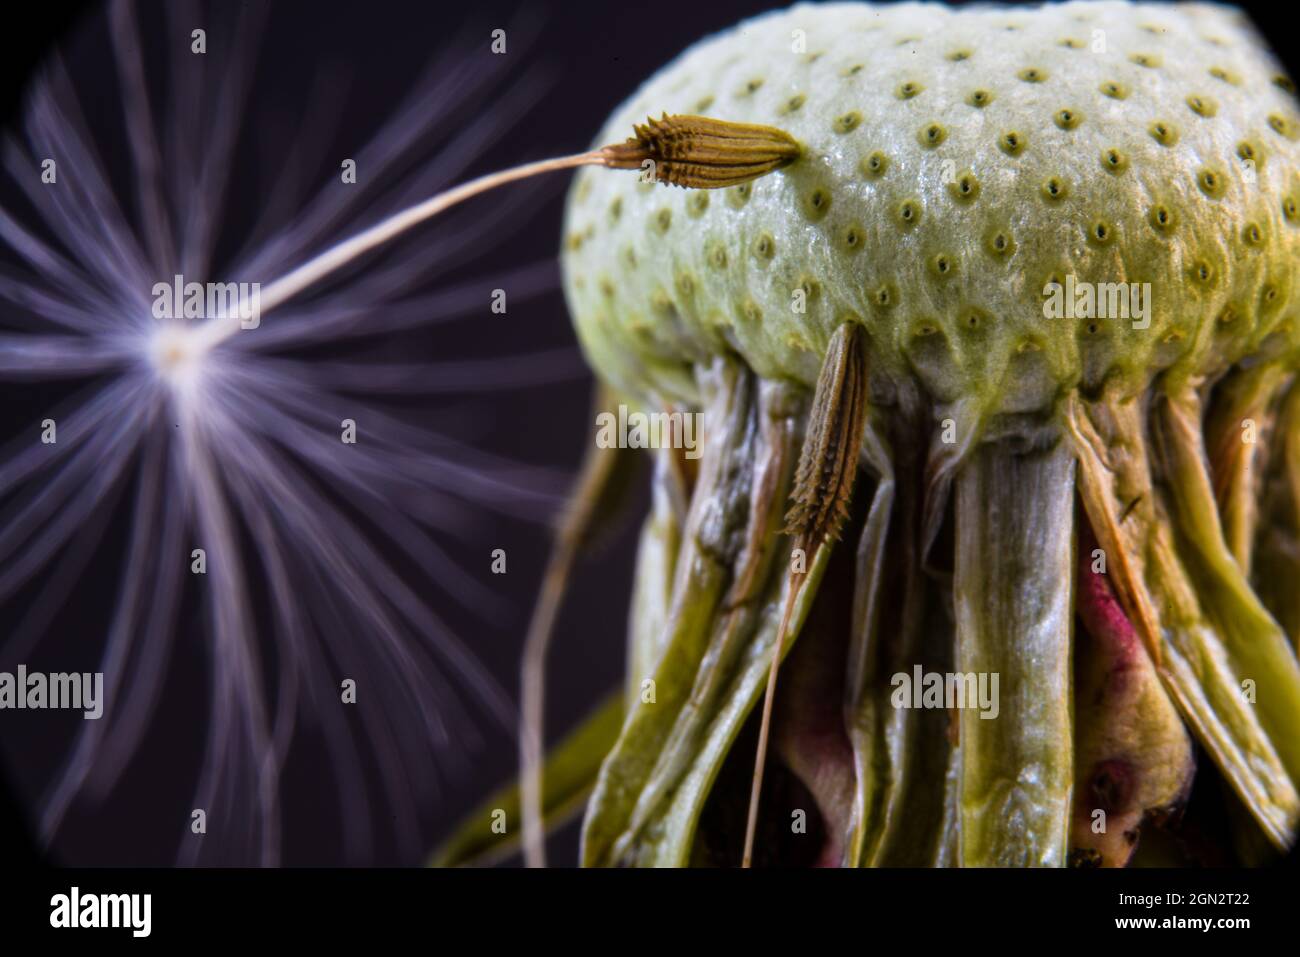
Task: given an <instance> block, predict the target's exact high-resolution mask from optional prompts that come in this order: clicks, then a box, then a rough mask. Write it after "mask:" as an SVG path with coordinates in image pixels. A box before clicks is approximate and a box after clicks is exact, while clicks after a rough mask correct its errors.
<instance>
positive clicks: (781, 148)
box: [597, 113, 802, 189]
mask: <svg viewBox="0 0 1300 957" xmlns="http://www.w3.org/2000/svg"><path fill="white" fill-rule="evenodd" d="M634 129H635V130H636V136H635V137H633V138H631V139H629V140H628V141H627V142H626V143H621V144H619V145H617V146H606V147H605V148H604V149H601V150H598V151H597V152H598V153H599V155H600V156H601V157H602V159H603V163H604V165H605V166H608V167H610V168H612V169H640V168H642V167H643V166H644V164H645V163H646V162H647V161H649V162H651V163H653V164H654V166H653V172H654V177H655V179H656V180H658V181H659V182H661V183H668V184H671V185H673V186H682V187H688V188H691V189H721V188H723V187H726V186H738V185H740V184H741V183H748V182H749V181H750V180H754V179H757V178H758V177H760V176H765V175H766V174H768V173H770V172H772V171H773V170H776V169H780V168H781V167H782V166H786V165H788V164H790V163H792V162H794V161H795V160H796V159H798V157H799V155H800V153H801V152H802V148H801V147H800V146H799V143H798V141H797V140H795V138H794V137H793V136H791V135H790V134H789V133H786V132H785V131H784V130H779V129H777V128H775V127H772V126H759V125H757V124H753V123H730V122H727V121H726V120H715V119H712V118H711V117H707V116H669V115H668V114H667V113H664V114H663V115H662V116H661V117H660V118H659V119H657V120H656V119H654V118H653V117H650V118H648V119H647V120H646V122H645V123H643V124H637V125H636V126H635V127H634Z"/></svg>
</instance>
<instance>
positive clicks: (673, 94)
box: [563, 3, 1300, 412]
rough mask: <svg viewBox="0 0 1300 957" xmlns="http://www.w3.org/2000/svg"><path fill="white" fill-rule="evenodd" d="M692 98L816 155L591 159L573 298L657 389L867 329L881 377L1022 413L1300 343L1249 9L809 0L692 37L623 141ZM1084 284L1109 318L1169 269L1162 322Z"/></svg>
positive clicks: (593, 345)
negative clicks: (1078, 301)
mask: <svg viewBox="0 0 1300 957" xmlns="http://www.w3.org/2000/svg"><path fill="white" fill-rule="evenodd" d="M664 112H667V113H669V114H675V113H694V114H704V115H709V116H714V117H717V118H719V119H724V120H733V121H739V122H745V123H761V124H767V125H771V126H777V127H780V128H781V129H784V130H787V131H788V132H789V133H791V134H792V135H793V136H795V137H796V138H797V139H798V140H799V141H800V143H801V144H802V145H803V146H804V155H803V156H802V157H801V158H800V159H799V160H798V161H797V162H796V163H795V164H793V165H792V166H790V167H787V168H786V169H783V170H780V171H778V172H776V173H773V174H770V175H768V176H766V177H764V178H762V179H759V180H756V181H754V182H752V183H749V184H746V185H744V186H739V187H730V188H727V189H723V190H708V191H704V190H684V189H679V188H674V187H667V186H663V185H660V184H657V183H643V182H640V181H639V177H638V176H637V175H636V174H629V173H617V172H614V171H610V170H600V169H587V170H584V171H583V172H581V173H580V174H579V175H578V176H577V178H576V179H575V182H574V184H573V188H572V191H571V193H570V197H569V202H568V208H567V213H566V221H565V229H564V249H563V265H564V276H565V288H566V295H567V298H568V302H569V305H570V309H571V312H572V315H573V317H574V322H575V325H576V327H577V330H578V335H579V338H580V340H581V342H582V344H583V348H584V350H585V352H586V354H587V356H588V358H589V360H590V361H591V363H592V364H593V366H594V367H595V369H596V370H597V372H598V373H599V374H600V375H602V376H603V377H605V378H606V379H608V380H609V381H611V382H612V383H613V384H614V385H616V386H618V387H619V388H621V389H623V390H625V391H626V392H628V393H630V394H633V395H637V396H640V397H643V398H647V399H652V400H654V401H659V402H663V401H672V402H687V403H693V402H694V401H696V399H697V396H696V394H695V385H694V377H693V375H692V374H691V369H692V367H693V366H694V365H695V364H697V363H700V362H702V361H707V359H708V358H709V357H710V356H712V355H716V354H718V353H721V352H726V351H730V352H734V353H736V354H738V355H739V356H740V357H742V358H743V360H744V361H745V362H746V363H748V364H749V365H750V366H751V367H752V368H753V369H754V370H755V371H756V372H757V373H759V374H760V375H762V376H764V377H769V378H787V379H794V380H797V381H801V382H803V383H805V384H811V383H812V382H813V381H814V380H815V378H816V374H817V369H818V367H819V365H820V362H821V358H822V355H823V352H824V350H825V347H826V344H827V342H828V341H829V339H830V336H831V333H832V332H833V331H834V329H835V327H836V326H837V325H838V324H839V323H840V322H842V321H844V320H846V319H849V320H853V321H859V322H861V323H862V324H863V325H864V326H865V327H866V329H867V330H868V333H869V338H870V357H871V363H872V369H873V373H872V375H873V379H874V380H877V381H874V382H873V388H877V387H878V386H879V382H880V381H882V380H883V381H889V380H893V381H897V380H898V379H899V378H900V377H907V376H913V377H916V378H917V379H919V380H920V382H921V383H922V385H923V386H924V388H925V390H926V391H927V392H928V394H930V395H931V396H932V397H933V398H934V399H935V400H936V401H941V402H950V401H955V400H958V399H961V398H963V397H964V396H968V395H971V394H978V395H980V396H983V397H985V398H986V399H987V400H988V405H989V407H990V408H991V409H994V410H997V411H1004V412H1020V411H1034V410H1040V409H1045V408H1049V407H1050V406H1051V405H1052V403H1053V401H1054V400H1055V398H1057V397H1059V396H1060V395H1061V394H1063V393H1064V392H1065V391H1066V390H1068V389H1070V388H1074V387H1078V386H1081V387H1084V388H1095V387H1097V386H1098V385H1100V384H1101V383H1102V382H1103V381H1104V380H1106V379H1107V377H1109V376H1124V377H1126V378H1127V379H1128V380H1131V382H1132V385H1133V388H1134V390H1135V391H1136V390H1138V389H1140V388H1142V387H1143V385H1144V384H1145V383H1146V382H1147V381H1149V379H1150V376H1151V375H1152V374H1154V373H1155V372H1156V371H1158V370H1162V369H1172V370H1173V372H1174V373H1177V372H1180V371H1185V372H1187V373H1188V374H1195V373H1200V372H1213V371H1214V370H1216V369H1218V368H1221V367H1225V366H1226V365H1227V364H1229V363H1231V362H1233V361H1236V360H1238V359H1240V358H1241V357H1242V356H1243V355H1246V354H1250V353H1253V352H1257V351H1260V350H1262V349H1271V348H1273V347H1274V346H1278V347H1280V348H1282V347H1284V348H1288V349H1289V348H1291V347H1292V346H1293V345H1294V342H1295V338H1296V335H1295V330H1296V328H1298V327H1300V323H1297V322H1295V321H1294V320H1295V318H1296V311H1297V308H1298V307H1300V290H1297V289H1296V283H1295V275H1294V272H1295V263H1296V254H1297V251H1298V250H1300V245H1298V244H1300V205H1297V204H1300V148H1298V146H1297V142H1296V135H1297V128H1298V126H1297V112H1296V103H1295V98H1294V94H1293V92H1292V87H1291V84H1290V81H1288V80H1287V79H1286V77H1285V76H1284V75H1283V74H1282V71H1281V69H1280V67H1279V65H1278V63H1277V62H1276V61H1275V59H1274V58H1273V57H1272V55H1271V54H1270V53H1269V52H1268V51H1267V49H1266V48H1265V47H1264V45H1263V43H1262V41H1261V40H1260V39H1259V38H1258V36H1257V35H1256V34H1255V33H1254V32H1253V28H1252V27H1251V26H1250V24H1249V22H1248V21H1247V20H1246V19H1245V18H1244V16H1243V15H1241V14H1240V13H1239V12H1238V11H1235V10H1233V9H1231V8H1227V7H1217V6H1209V5H1189V6H1179V7H1171V6H1163V5H1130V4H1126V3H1086V4H1085V3H1072V4H1064V5H1060V6H1049V7H1047V8H1045V9H1014V8H1012V9H1000V8H987V7H986V8H981V9H972V10H954V9H950V8H948V7H944V6H939V5H932V4H899V5H896V6H883V7H882V6H872V5H868V4H833V5H825V6H812V5H801V6H796V7H792V8H790V9H788V10H785V11H781V12H777V13H773V14H769V15H765V16H762V17H759V18H757V19H753V20H749V21H746V22H744V23H742V24H740V25H738V26H736V27H735V28H733V29H731V30H729V31H727V32H724V33H722V34H719V35H716V36H713V37H709V38H706V39H704V40H702V41H700V42H699V43H697V44H695V45H694V46H692V47H690V48H689V49H688V50H687V51H686V52H685V53H683V54H682V55H681V56H680V57H679V58H678V59H677V60H675V61H674V62H673V63H671V64H669V65H668V66H666V67H665V68H664V69H662V70H661V71H660V72H658V73H657V74H656V75H655V76H653V77H652V78H651V79H650V80H649V81H648V82H646V83H645V84H644V86H642V88H641V89H640V90H638V91H637V92H636V93H635V94H634V95H633V96H632V97H631V98H630V99H629V100H628V101H627V102H626V103H625V104H624V105H623V106H621V107H620V108H619V109H618V110H617V111H615V113H614V114H613V116H611V117H610V119H609V121H608V122H607V123H606V125H605V127H604V128H603V130H602V131H601V133H600V135H599V136H598V137H597V138H596V140H597V143H598V144H603V143H611V142H620V141H622V140H623V139H625V138H626V137H627V136H629V135H630V132H631V130H632V126H633V124H634V123H637V122H644V121H645V119H646V117H647V116H650V115H653V116H656V117H657V116H659V115H660V114H661V113H664ZM1067 277H1069V278H1070V280H1071V281H1072V282H1073V283H1074V284H1075V288H1076V290H1077V289H1079V288H1081V286H1082V284H1093V285H1094V287H1100V292H1101V293H1102V295H1103V297H1106V298H1107V305H1106V306H1105V307H1102V309H1099V310H1096V311H1105V310H1106V309H1108V308H1109V309H1111V310H1114V309H1117V308H1118V306H1119V302H1120V300H1121V299H1122V300H1124V301H1126V303H1127V304H1128V305H1130V306H1131V305H1132V304H1133V300H1132V298H1131V293H1130V291H1129V289H1130V287H1128V286H1125V287H1123V289H1122V291H1121V294H1120V296H1118V297H1115V298H1110V297H1111V293H1110V292H1108V287H1107V286H1105V285H1103V284H1112V283H1137V284H1143V283H1149V284H1150V286H1149V291H1150V300H1149V314H1148V317H1149V323H1150V324H1149V327H1147V328H1140V326H1142V325H1143V322H1142V320H1141V319H1140V318H1137V317H1132V316H1130V317H1129V318H1123V317H1122V315H1121V314H1116V315H1110V316H1107V315H1102V316H1091V317H1082V318H1066V317H1064V316H1062V317H1060V318H1051V317H1049V316H1048V315H1046V314H1045V309H1044V305H1045V302H1046V300H1047V297H1046V296H1045V295H1044V288H1045V287H1046V286H1047V285H1048V284H1049V283H1051V282H1054V281H1055V282H1058V283H1062V284H1064V283H1065V282H1066V281H1067ZM1136 288H1137V289H1138V290H1139V294H1141V291H1143V290H1144V288H1145V287H1143V286H1141V285H1138V286H1137V287H1136ZM1094 291H1096V290H1094ZM1138 305H1139V306H1140V305H1141V301H1140V300H1139V302H1138Z"/></svg>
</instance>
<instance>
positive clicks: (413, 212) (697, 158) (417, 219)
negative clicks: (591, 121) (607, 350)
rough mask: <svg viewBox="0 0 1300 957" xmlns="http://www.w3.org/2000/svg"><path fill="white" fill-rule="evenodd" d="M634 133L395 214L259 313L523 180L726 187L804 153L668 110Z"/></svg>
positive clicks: (783, 139)
mask: <svg viewBox="0 0 1300 957" xmlns="http://www.w3.org/2000/svg"><path fill="white" fill-rule="evenodd" d="M635 131H636V134H637V135H636V136H634V137H632V138H630V139H629V140H627V142H625V143H617V144H612V145H609V146H604V147H601V148H600V149H595V150H589V151H587V152H585V153H575V154H573V155H572V156H561V157H558V158H556V159H548V160H539V161H537V162H534V163H525V164H524V165H522V166H516V167H514V168H512V169H508V170H502V171H500V172H497V173H488V174H486V175H484V176H480V177H479V178H477V179H474V180H470V181H469V182H468V183H463V184H462V185H460V186H456V187H454V188H452V189H449V190H447V191H445V192H442V193H439V194H437V195H436V196H431V197H429V198H428V199H426V200H424V201H423V202H420V203H417V204H416V205H414V206H411V207H409V208H407V209H404V210H401V211H400V212H397V213H394V214H393V215H392V216H389V217H388V218H387V219H384V220H383V221H381V222H379V223H376V224H375V225H374V226H371V227H370V228H369V229H366V230H364V231H362V232H360V233H358V234H357V235H355V236H353V237H351V238H350V239H346V240H344V241H343V242H341V243H338V244H337V245H335V246H331V247H330V248H329V249H327V250H325V251H324V252H323V253H321V254H320V255H318V256H316V257H314V258H312V259H310V260H308V261H307V262H305V263H303V264H302V265H301V266H299V267H298V268H297V269H294V270H293V271H292V272H289V273H286V274H285V275H283V276H281V277H280V278H279V279H276V280H275V281H274V282H272V283H270V284H268V285H267V286H266V288H265V289H263V290H262V292H261V300H260V305H261V311H262V313H263V314H265V313H266V312H269V311H270V310H272V309H274V308H275V307H276V306H278V305H280V304H282V303H284V302H285V301H286V300H288V299H291V298H292V297H293V296H295V295H297V294H298V293H300V292H302V291H303V290H304V289H307V288H309V287H310V286H312V285H313V284H314V283H317V282H320V280H322V279H324V278H325V277H326V276H328V275H329V274H330V273H332V272H334V271H335V270H337V269H340V268H342V267H343V266H346V265H347V264H348V263H350V262H352V261H353V260H354V259H356V258H357V257H358V256H361V255H363V254H364V253H367V252H369V251H370V250H372V249H375V248H376V247H378V246H382V245H383V244H384V243H387V242H390V241H391V240H393V239H396V238H397V237H398V236H400V235H402V234H403V233H405V232H406V231H407V230H409V229H411V228H413V227H415V226H418V225H419V224H420V223H422V222H425V221H426V220H428V219H431V218H432V217H434V216H437V215H438V214H439V213H441V212H443V211H445V210H447V209H450V208H451V207H452V206H455V205H456V204H457V203H462V202H464V201H465V200H467V199H471V198H473V197H475V196H478V195H480V194H482V193H486V192H488V191H490V190H493V189H496V188H497V187H499V186H505V185H507V184H509V183H514V182H518V181H519V180H523V179H529V178H530V177H533V176H540V175H542V174H544V173H552V172H556V171H558V170H566V169H574V168H576V167H579V166H604V167H606V168H608V169H636V170H642V171H644V172H647V173H649V174H650V175H651V176H652V177H653V178H654V179H655V180H656V181H658V182H661V183H667V184H671V185H674V186H682V187H688V188H692V189H721V188H722V187H725V186H735V185H737V184H739V183H745V182H748V181H750V180H752V179H756V178H757V177H759V176H764V175H766V174H767V173H770V172H771V171H773V170H775V169H778V168H780V167H782V166H785V165H787V164H788V163H790V162H792V161H793V160H794V159H795V158H797V157H798V155H799V144H798V143H796V142H795V140H794V139H793V138H792V137H790V136H789V134H787V133H785V132H783V131H781V130H778V129H775V128H773V127H766V126H757V125H753V124H744V123H727V122H724V121H722V120H714V119H710V118H708V117H702V116H671V117H670V116H668V115H667V114H664V116H663V117H662V118H661V119H659V120H655V119H650V120H649V121H648V122H647V123H646V124H645V125H638V126H636V127H635ZM239 330H240V324H239V320H238V317H233V316H232V317H227V318H225V319H219V320H215V321H213V322H211V323H209V324H208V326H207V328H206V329H205V330H204V332H203V334H202V335H201V336H199V337H198V338H197V339H196V343H197V345H198V346H199V347H200V348H202V349H210V348H212V347H213V346H215V345H217V344H218V343H220V342H222V341H224V340H225V339H228V338H229V337H230V336H232V335H234V334H235V333H236V332H238V331H239Z"/></svg>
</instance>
